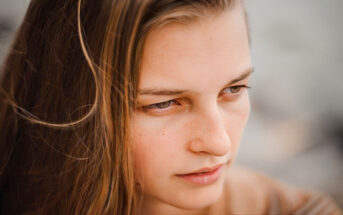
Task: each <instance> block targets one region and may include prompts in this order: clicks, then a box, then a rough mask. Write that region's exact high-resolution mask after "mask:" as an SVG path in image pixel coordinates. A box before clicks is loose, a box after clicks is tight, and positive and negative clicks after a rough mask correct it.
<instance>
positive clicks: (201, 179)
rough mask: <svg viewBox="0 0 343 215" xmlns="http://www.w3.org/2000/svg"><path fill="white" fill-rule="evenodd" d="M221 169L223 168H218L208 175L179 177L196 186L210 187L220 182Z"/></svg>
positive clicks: (196, 174) (197, 174)
mask: <svg viewBox="0 0 343 215" xmlns="http://www.w3.org/2000/svg"><path fill="white" fill-rule="evenodd" d="M221 168H222V167H218V168H217V169H215V170H213V171H211V172H206V173H195V174H187V175H178V177H180V178H182V179H185V180H186V181H189V182H192V183H194V184H198V185H209V184H212V183H214V182H215V181H217V180H218V178H219V177H220V172H221Z"/></svg>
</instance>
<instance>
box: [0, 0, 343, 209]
mask: <svg viewBox="0 0 343 215" xmlns="http://www.w3.org/2000/svg"><path fill="white" fill-rule="evenodd" d="M28 3H29V0H0V61H1V62H2V61H3V58H4V55H5V54H6V53H7V49H8V47H9V44H10V42H11V41H12V40H13V35H14V34H13V32H14V31H15V30H16V28H17V27H18V26H19V24H20V22H21V21H22V18H23V15H24V11H25V9H26V7H27V6H28ZM246 3H247V9H248V13H249V17H250V30H251V36H252V57H253V63H254V66H255V70H256V71H255V73H254V74H253V77H252V81H251V85H252V90H251V99H252V113H251V117H250V121H249V123H248V126H247V129H246V132H245V134H244V137H243V140H242V143H241V147H240V151H239V156H238V159H237V162H238V163H239V164H242V165H245V166H248V167H251V168H254V169H258V170H260V171H263V172H264V173H266V174H268V175H271V176H273V177H277V178H279V179H280V180H282V181H284V182H288V183H291V184H293V185H296V186H300V187H305V188H309V189H313V188H316V189H319V190H321V191H323V192H327V193H329V194H331V195H332V196H333V197H334V198H335V199H336V200H337V201H338V202H339V203H340V205H341V206H343V156H342V153H343V84H342V82H343V71H342V68H343V24H342V20H343V1H342V0H325V1H323V0H288V1H285V0H246Z"/></svg>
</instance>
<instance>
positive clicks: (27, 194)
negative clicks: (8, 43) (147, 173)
mask: <svg viewBox="0 0 343 215" xmlns="http://www.w3.org/2000/svg"><path fill="white" fill-rule="evenodd" d="M230 4H231V1H230V0H200V1H199V0H125V1H122V0H99V1H91V0H78V1H77V0H58V1H46V0H31V2H30V5H29V8H28V10H27V13H26V16H25V18H24V21H23V23H22V25H21V26H20V28H19V30H18V32H17V34H16V38H15V40H14V43H13V45H12V47H11V49H10V50H9V54H8V56H7V59H6V61H5V63H4V65H3V67H2V70H1V73H0V78H1V79H0V81H1V82H0V213H1V214H75V215H76V214H77V215H79V214H120V215H125V214H126V215H129V214H132V212H133V210H134V208H136V207H137V205H138V204H137V202H138V200H137V197H136V186H135V178H134V169H133V166H134V165H133V159H132V155H131V148H130V136H129V134H130V131H129V121H130V116H131V110H132V109H133V108H134V99H135V93H136V88H137V83H138V79H139V75H138V71H139V63H140V59H141V54H142V49H143V45H144V40H145V38H146V36H147V34H148V32H149V31H150V30H151V29H152V28H156V27H159V26H163V25H165V24H168V22H180V23H185V22H188V21H189V20H193V19H196V18H199V17H200V16H203V15H205V13H207V12H209V11H211V12H215V11H219V10H224V9H225V8H227V7H229V5H230Z"/></svg>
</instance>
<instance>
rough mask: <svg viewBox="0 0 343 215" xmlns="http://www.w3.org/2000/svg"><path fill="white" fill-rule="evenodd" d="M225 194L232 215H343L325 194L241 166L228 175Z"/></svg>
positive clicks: (229, 171)
mask: <svg viewBox="0 0 343 215" xmlns="http://www.w3.org/2000/svg"><path fill="white" fill-rule="evenodd" d="M224 193H225V195H226V196H227V197H226V199H228V202H229V210H230V213H231V214H256V215H257V214H294V215H305V214H320V215H342V212H341V210H340V209H339V208H338V206H337V205H336V204H335V203H334V201H333V200H332V199H331V198H330V197H328V196H326V195H324V194H322V193H319V192H313V191H306V190H302V189H299V188H294V187H292V186H289V185H286V184H284V183H282V182H279V181H277V180H275V179H271V178H270V177H268V176H266V175H264V174H261V173H258V172H255V171H252V170H249V169H245V168H242V167H237V166H233V167H230V168H229V170H228V171H227V172H226V183H225V191H224Z"/></svg>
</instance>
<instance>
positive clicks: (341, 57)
mask: <svg viewBox="0 0 343 215" xmlns="http://www.w3.org/2000/svg"><path fill="white" fill-rule="evenodd" d="M246 3H247V9H248V14H249V17H250V30H251V36H252V58H253V63H254V66H255V70H256V72H255V73H254V74H253V77H252V82H251V85H252V88H253V89H252V90H251V99H252V113H251V118H250V121H249V123H248V126H247V130H246V132H245V135H244V138H243V141H242V143H241V148H240V152H239V157H238V163H241V164H244V165H246V166H250V167H252V168H256V169H259V170H261V171H263V172H265V173H267V174H269V175H272V176H274V177H277V178H279V179H281V180H283V181H285V182H288V183H291V184H294V185H297V186H300V187H305V188H309V189H314V188H315V189H318V190H320V191H323V192H327V193H329V194H331V195H332V196H334V198H335V199H336V200H337V201H338V202H339V203H340V205H341V206H342V205H343V71H342V70H343V24H342V21H343V13H342V12H343V1H341V0H325V1H322V0H300V1H299V0H288V1H284V0H258V1H256V0H246Z"/></svg>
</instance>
